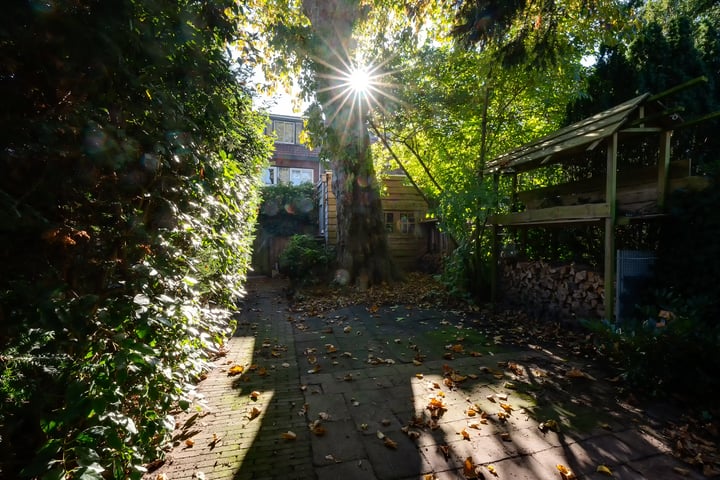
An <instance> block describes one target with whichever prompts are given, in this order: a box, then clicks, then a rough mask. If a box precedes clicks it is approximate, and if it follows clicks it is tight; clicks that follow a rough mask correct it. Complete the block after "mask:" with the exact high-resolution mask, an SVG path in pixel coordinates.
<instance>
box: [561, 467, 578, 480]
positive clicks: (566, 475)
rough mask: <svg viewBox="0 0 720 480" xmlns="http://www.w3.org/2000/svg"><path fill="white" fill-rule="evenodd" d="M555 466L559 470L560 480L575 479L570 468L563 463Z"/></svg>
mask: <svg viewBox="0 0 720 480" xmlns="http://www.w3.org/2000/svg"><path fill="white" fill-rule="evenodd" d="M556 468H557V469H558V471H559V472H560V477H561V478H562V480H575V479H576V478H577V477H576V476H575V474H574V473H573V472H572V470H570V469H569V468H567V467H566V466H565V465H561V464H558V465H557V467H556Z"/></svg>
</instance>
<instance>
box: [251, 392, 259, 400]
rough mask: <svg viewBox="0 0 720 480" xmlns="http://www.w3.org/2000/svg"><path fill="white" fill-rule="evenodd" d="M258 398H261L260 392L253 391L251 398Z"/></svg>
mask: <svg viewBox="0 0 720 480" xmlns="http://www.w3.org/2000/svg"><path fill="white" fill-rule="evenodd" d="M258 397H260V392H258V391H257V390H253V391H252V392H250V398H251V399H253V400H257V399H258Z"/></svg>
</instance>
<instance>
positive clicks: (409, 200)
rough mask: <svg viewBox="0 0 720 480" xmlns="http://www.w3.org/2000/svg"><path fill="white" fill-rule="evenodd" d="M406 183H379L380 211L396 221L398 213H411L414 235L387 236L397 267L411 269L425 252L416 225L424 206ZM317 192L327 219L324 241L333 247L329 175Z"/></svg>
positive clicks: (396, 179) (423, 232)
mask: <svg viewBox="0 0 720 480" xmlns="http://www.w3.org/2000/svg"><path fill="white" fill-rule="evenodd" d="M406 182H407V179H406V178H405V176H404V175H391V176H388V177H385V178H384V179H383V180H382V185H383V192H382V196H381V202H382V207H383V211H384V212H393V213H395V217H396V219H399V214H400V213H412V214H413V215H414V216H415V232H414V233H413V234H403V233H397V232H395V233H389V234H388V244H389V247H390V251H391V253H392V256H393V258H394V259H395V260H396V262H397V264H398V266H400V267H401V268H402V269H404V270H415V269H417V266H418V260H419V258H420V257H421V256H422V255H423V254H424V253H425V251H426V250H427V238H426V236H427V228H426V227H425V226H423V225H421V224H420V222H421V221H422V220H423V219H424V218H425V214H426V213H427V210H428V207H427V203H426V202H425V200H424V199H423V198H422V196H421V195H420V193H419V192H418V191H417V189H416V188H415V187H414V186H412V185H411V184H406ZM318 191H319V193H320V195H325V196H324V197H321V201H324V202H326V204H327V216H326V217H325V219H324V221H323V226H324V228H325V229H326V230H327V233H326V239H327V242H328V244H329V245H336V244H337V213H336V212H337V203H336V199H335V195H334V194H333V192H332V176H331V175H330V173H325V174H323V175H322V184H321V185H320V186H319V188H318ZM323 215H324V214H323ZM321 228H322V227H321Z"/></svg>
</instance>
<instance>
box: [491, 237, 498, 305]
mask: <svg viewBox="0 0 720 480" xmlns="http://www.w3.org/2000/svg"><path fill="white" fill-rule="evenodd" d="M490 235H492V264H491V265H490V277H491V278H490V303H491V305H492V311H493V312H494V311H495V306H496V304H497V300H498V281H499V277H500V275H499V272H498V264H499V260H500V226H499V225H495V224H493V225H491V226H490Z"/></svg>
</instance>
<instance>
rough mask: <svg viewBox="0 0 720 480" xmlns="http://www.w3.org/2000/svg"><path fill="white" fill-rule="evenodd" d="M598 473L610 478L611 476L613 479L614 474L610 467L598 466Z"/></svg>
mask: <svg viewBox="0 0 720 480" xmlns="http://www.w3.org/2000/svg"><path fill="white" fill-rule="evenodd" d="M597 472H598V473H604V474H605V475H608V476H610V477H612V474H613V473H612V470H610V469H609V468H608V467H606V466H605V465H598V467H597Z"/></svg>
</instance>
